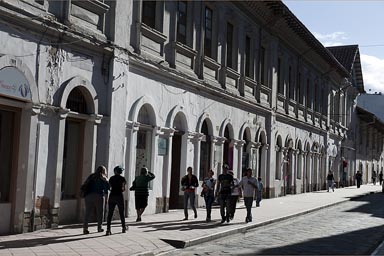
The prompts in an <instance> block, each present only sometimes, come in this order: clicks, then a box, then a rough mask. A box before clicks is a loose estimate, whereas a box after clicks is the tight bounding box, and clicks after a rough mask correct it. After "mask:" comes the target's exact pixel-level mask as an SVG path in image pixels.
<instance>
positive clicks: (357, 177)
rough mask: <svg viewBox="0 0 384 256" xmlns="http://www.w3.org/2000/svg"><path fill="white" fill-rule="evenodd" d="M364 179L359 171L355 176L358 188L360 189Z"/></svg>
mask: <svg viewBox="0 0 384 256" xmlns="http://www.w3.org/2000/svg"><path fill="white" fill-rule="evenodd" d="M362 178H363V175H362V174H361V172H360V171H357V172H356V174H355V179H356V183H357V188H360V185H361V180H362Z"/></svg>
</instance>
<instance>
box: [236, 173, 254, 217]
mask: <svg viewBox="0 0 384 256" xmlns="http://www.w3.org/2000/svg"><path fill="white" fill-rule="evenodd" d="M239 186H241V187H242V188H243V196H244V204H245V208H246V209H247V217H246V218H245V222H247V223H248V222H252V212H251V209H252V203H253V197H254V195H255V190H256V188H257V180H256V178H255V177H252V169H251V168H248V169H247V172H246V176H244V177H243V178H242V179H241V181H240V183H239Z"/></svg>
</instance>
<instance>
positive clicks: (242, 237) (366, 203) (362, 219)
mask: <svg viewBox="0 0 384 256" xmlns="http://www.w3.org/2000/svg"><path fill="white" fill-rule="evenodd" d="M383 218H384V203H383V195H382V194H379V193H377V194H372V195H368V196H366V197H363V198H360V199H357V200H353V201H348V202H346V203H343V204H341V205H337V206H333V207H330V208H326V209H323V210H320V211H317V212H314V213H310V214H306V215H303V216H300V217H296V218H293V219H290V220H286V221H284V222H279V223H276V224H271V225H268V226H265V227H260V228H257V229H255V230H254V231H250V232H248V233H245V234H236V235H231V236H228V237H224V238H220V239H218V240H215V241H210V242H208V243H204V244H200V245H197V246H192V247H189V248H186V249H183V250H178V251H175V252H174V253H171V254H169V255H256V254H259V255H299V254H301V255H324V254H327V255H329V254H331V255H356V254H357V255H367V254H370V253H372V252H373V250H374V249H375V248H376V247H377V246H378V244H379V243H380V242H381V241H382V240H383V238H384V232H383V228H384V219H383Z"/></svg>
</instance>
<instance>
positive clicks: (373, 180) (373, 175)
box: [372, 170, 377, 185]
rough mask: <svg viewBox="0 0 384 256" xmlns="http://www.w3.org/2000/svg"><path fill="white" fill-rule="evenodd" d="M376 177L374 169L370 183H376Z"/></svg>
mask: <svg viewBox="0 0 384 256" xmlns="http://www.w3.org/2000/svg"><path fill="white" fill-rule="evenodd" d="M376 178H377V173H376V171H375V170H373V171H372V183H373V185H376Z"/></svg>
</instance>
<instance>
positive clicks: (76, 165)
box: [60, 86, 94, 224]
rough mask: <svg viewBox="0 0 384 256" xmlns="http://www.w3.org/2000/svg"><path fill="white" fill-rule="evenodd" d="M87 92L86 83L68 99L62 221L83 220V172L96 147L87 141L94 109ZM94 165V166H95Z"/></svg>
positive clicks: (63, 167)
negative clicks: (87, 98)
mask: <svg viewBox="0 0 384 256" xmlns="http://www.w3.org/2000/svg"><path fill="white" fill-rule="evenodd" d="M87 93H88V91H87V90H86V89H85V88H84V87H82V86H77V87H74V88H73V89H72V90H71V91H70V93H69V95H68V98H67V101H66V106H65V107H66V109H69V110H70V112H69V114H68V117H67V118H66V120H65V133H64V145H63V147H64V148H63V160H62V161H63V165H62V172H61V196H60V199H61V201H60V224H68V223H74V222H78V221H80V214H81V200H80V194H79V192H80V191H79V187H80V186H81V183H82V179H83V175H84V174H85V173H87V172H89V171H90V170H86V169H85V168H84V165H85V163H86V162H87V161H88V160H89V159H87V156H86V154H87V152H89V151H92V149H90V148H89V144H88V143H89V141H88V143H87V142H86V137H87V134H86V126H87V121H88V118H89V115H90V114H92V113H93V112H94V110H93V105H91V104H90V103H88V102H87V100H86V94H87ZM88 140H89V139H88ZM87 144H88V145H87ZM91 144H92V142H91ZM91 168H94V167H93V166H92V167H91ZM91 171H93V170H91Z"/></svg>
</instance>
